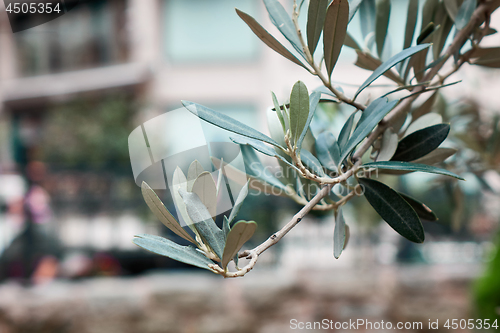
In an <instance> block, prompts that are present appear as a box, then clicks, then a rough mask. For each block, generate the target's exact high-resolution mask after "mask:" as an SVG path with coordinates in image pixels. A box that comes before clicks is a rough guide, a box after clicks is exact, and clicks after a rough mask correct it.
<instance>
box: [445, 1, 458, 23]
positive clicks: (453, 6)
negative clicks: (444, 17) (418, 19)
mask: <svg viewBox="0 0 500 333" xmlns="http://www.w3.org/2000/svg"><path fill="white" fill-rule="evenodd" d="M459 1H461V0H444V1H443V2H444V6H445V8H446V11H447V12H448V15H450V17H451V19H452V20H453V21H455V18H456V17H457V13H458V8H459V3H458V2H459Z"/></svg>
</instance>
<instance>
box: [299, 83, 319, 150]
mask: <svg viewBox="0 0 500 333" xmlns="http://www.w3.org/2000/svg"><path fill="white" fill-rule="evenodd" d="M320 97H321V93H320V92H319V91H313V92H312V94H311V95H310V96H309V115H308V116H307V120H306V124H305V126H304V129H303V130H302V133H301V134H300V137H299V140H298V141H297V147H298V148H299V149H300V148H301V147H302V142H303V141H304V139H305V137H306V134H307V132H308V131H309V125H311V121H312V119H313V117H314V113H315V112H316V109H317V107H318V104H319V100H320Z"/></svg>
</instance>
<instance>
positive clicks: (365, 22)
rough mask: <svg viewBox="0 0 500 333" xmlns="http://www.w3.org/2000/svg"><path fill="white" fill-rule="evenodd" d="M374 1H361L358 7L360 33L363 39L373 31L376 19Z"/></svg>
mask: <svg viewBox="0 0 500 333" xmlns="http://www.w3.org/2000/svg"><path fill="white" fill-rule="evenodd" d="M376 12H377V11H376V6H375V0H363V2H362V3H361V5H360V6H359V21H360V22H361V33H362V34H363V39H366V37H367V36H368V34H370V33H372V32H373V31H374V30H375V17H376Z"/></svg>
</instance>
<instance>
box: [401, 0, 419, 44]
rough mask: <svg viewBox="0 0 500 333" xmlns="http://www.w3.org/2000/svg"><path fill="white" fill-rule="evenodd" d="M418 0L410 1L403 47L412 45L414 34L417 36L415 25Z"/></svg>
mask: <svg viewBox="0 0 500 333" xmlns="http://www.w3.org/2000/svg"><path fill="white" fill-rule="evenodd" d="M417 16H418V0H410V1H409V3H408V14H407V17H406V29H405V40H404V44H403V49H407V48H409V47H410V46H411V43H412V41H413V36H415V27H416V25H417Z"/></svg>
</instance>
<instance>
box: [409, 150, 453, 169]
mask: <svg viewBox="0 0 500 333" xmlns="http://www.w3.org/2000/svg"><path fill="white" fill-rule="evenodd" d="M456 152H457V150H456V149H454V148H437V149H435V150H433V151H432V152H430V153H429V154H427V155H425V156H422V157H420V158H417V159H416V160H413V161H411V162H412V163H420V164H428V165H432V164H436V163H441V162H443V161H444V160H446V159H447V158H448V157H450V156H452V155H454V154H455V153H456Z"/></svg>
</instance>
